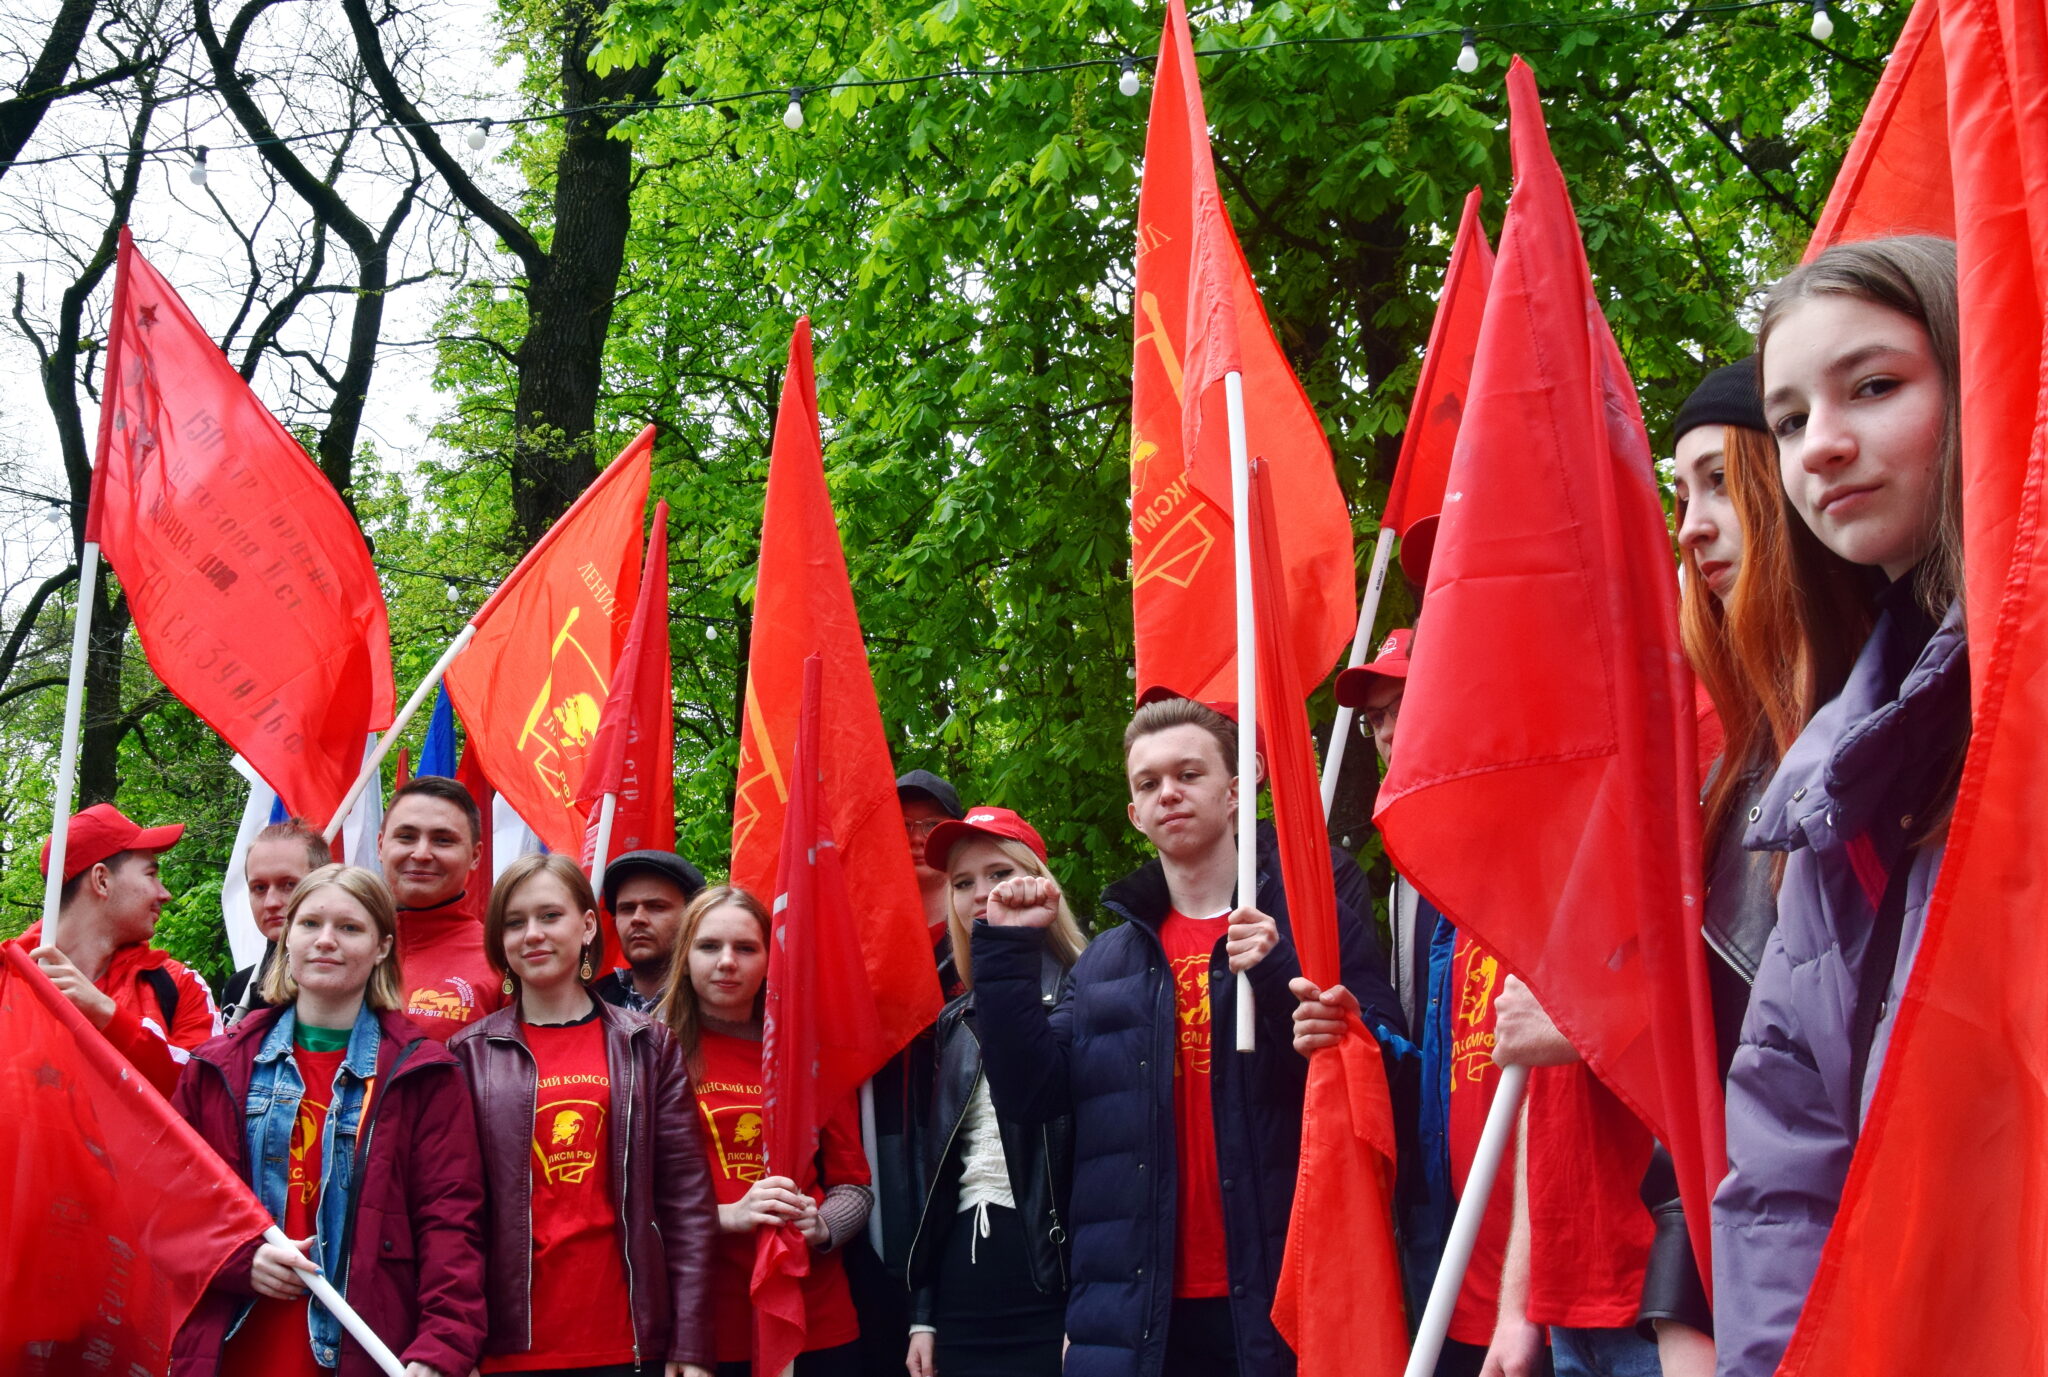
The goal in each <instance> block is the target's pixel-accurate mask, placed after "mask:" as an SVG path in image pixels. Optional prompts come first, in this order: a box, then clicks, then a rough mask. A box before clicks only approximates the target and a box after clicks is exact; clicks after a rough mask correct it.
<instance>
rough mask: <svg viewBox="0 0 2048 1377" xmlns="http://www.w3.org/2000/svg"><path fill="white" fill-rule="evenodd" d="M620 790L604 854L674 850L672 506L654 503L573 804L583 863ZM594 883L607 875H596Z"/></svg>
mask: <svg viewBox="0 0 2048 1377" xmlns="http://www.w3.org/2000/svg"><path fill="white" fill-rule="evenodd" d="M606 794H616V795H618V801H617V803H615V804H614V805H613V814H612V835H611V842H610V849H609V851H608V852H607V855H606V859H607V860H610V859H612V858H615V857H618V856H623V855H625V854H626V853H627V852H628V851H639V850H643V849H650V848H651V849H653V850H658V851H670V850H673V849H674V848H675V844H676V723H675V680H674V677H673V676H672V675H671V673H670V659H669V643H668V503H666V502H657V503H655V505H654V529H653V531H652V532H651V533H650V534H649V536H648V538H647V563H646V568H645V569H643V570H642V571H641V574H640V599H639V602H638V603H637V604H636V605H635V606H634V608H633V622H632V626H631V627H630V629H629V630H628V631H627V633H626V645H625V648H624V649H623V650H621V651H620V652H619V663H618V669H617V672H616V673H614V674H613V676H612V691H611V696H610V697H608V698H606V699H605V703H604V711H603V712H602V713H600V714H599V716H598V724H597V736H596V738H595V739H594V740H593V741H592V742H591V744H590V757H589V762H588V765H587V767H586V769H585V770H584V774H583V783H582V785H581V787H579V788H578V789H577V791H576V802H577V803H578V804H579V805H580V806H581V807H583V808H584V809H585V810H586V811H587V813H588V814H589V817H590V826H589V828H588V829H587V831H586V833H585V836H584V842H583V864H584V867H585V868H586V869H588V868H589V866H590V864H591V862H592V861H594V860H595V859H596V854H595V851H594V848H595V847H596V845H597V827H598V820H599V816H600V813H601V811H602V810H601V808H600V802H601V800H602V799H603V798H604V796H605V795H606ZM591 879H592V880H593V881H594V882H601V881H602V880H603V876H600V875H593V876H591Z"/></svg>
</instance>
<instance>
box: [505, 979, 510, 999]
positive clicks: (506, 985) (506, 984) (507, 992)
mask: <svg viewBox="0 0 2048 1377" xmlns="http://www.w3.org/2000/svg"><path fill="white" fill-rule="evenodd" d="M504 990H505V994H506V996H507V997H508V998H509V997H510V996H511V994H512V977H511V976H509V975H508V976H506V977H505V984H504Z"/></svg>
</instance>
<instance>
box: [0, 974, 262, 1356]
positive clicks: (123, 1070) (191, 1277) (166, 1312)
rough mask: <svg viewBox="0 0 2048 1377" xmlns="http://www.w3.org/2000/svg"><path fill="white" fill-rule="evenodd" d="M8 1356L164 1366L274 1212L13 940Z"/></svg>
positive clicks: (5, 1007)
mask: <svg viewBox="0 0 2048 1377" xmlns="http://www.w3.org/2000/svg"><path fill="white" fill-rule="evenodd" d="M0 1047H4V1048H6V1049H7V1051H6V1055H5V1056H4V1057H0V1103H4V1104H6V1106H7V1113H6V1114H5V1115H4V1116H0V1162H5V1163H6V1167H5V1169H4V1170H0V1257H4V1258H5V1260H6V1265H5V1266H4V1267H0V1355H4V1357H0V1365H4V1366H5V1368H6V1370H7V1371H8V1372H10V1373H19V1374H23V1377H44V1374H47V1375H48V1377H66V1375H68V1374H72V1373H80V1372H110V1373H131V1372H137V1373H140V1372H162V1371H164V1370H165V1369H166V1368H167V1367H168V1366H169V1365H170V1353H171V1340H172V1338H173V1337H174V1336H175V1335H176V1334H177V1331H178V1327H179V1325H181V1324H183V1323H184V1321H185V1316H186V1315H187V1314H188V1313H190V1311H191V1309H192V1307H193V1306H194V1305H195V1304H197V1303H198V1300H199V1297H200V1295H201V1294H202V1293H203V1292H204V1291H205V1290H206V1287H207V1285H208V1283H210V1282H211V1281H212V1280H213V1276H214V1274H215V1273H216V1272H218V1271H219V1270H220V1268H221V1266H222V1264H223V1263H225V1262H226V1261H227V1260H228V1258H229V1257H230V1256H231V1255H232V1254H233V1253H234V1252H235V1251H236V1250H237V1249H238V1248H240V1247H241V1246H242V1245H243V1244H245V1243H247V1242H248V1241H249V1240H250V1239H252V1238H254V1237H256V1236H257V1235H258V1234H261V1233H262V1232H263V1230H264V1229H265V1228H267V1227H268V1226H269V1224H270V1215H269V1213H268V1212H267V1211H265V1210H264V1208H263V1206H262V1205H261V1204H260V1203H258V1201H257V1199H256V1197H255V1196H254V1195H253V1194H252V1193H251V1192H250V1190H249V1188H248V1187H247V1186H245V1185H244V1184H242V1182H241V1181H240V1180H238V1179H237V1178H236V1177H235V1174H234V1173H233V1172H231V1171H229V1170H228V1168H227V1166H226V1164H225V1163H223V1162H222V1161H221V1160H220V1158H219V1157H217V1156H215V1155H214V1153H213V1151H212V1149H210V1148H208V1147H207V1146H206V1144H205V1143H204V1142H202V1141H200V1138H199V1136H198V1134H196V1133H194V1132H193V1131H192V1129H191V1127H190V1126H189V1125H187V1124H186V1123H185V1121H184V1120H183V1119H180V1118H179V1117H178V1116H177V1115H176V1114H175V1113H173V1112H172V1110H171V1107H170V1105H169V1104H167V1103H165V1101H164V1098H163V1096H161V1095H159V1094H158V1093H157V1092H156V1091H155V1090H154V1089H152V1088H151V1087H150V1085H149V1083H148V1082H147V1081H146V1080H144V1079H143V1078H142V1077H140V1076H137V1075H136V1074H135V1073H134V1071H133V1070H132V1069H131V1068H130V1067H129V1066H128V1064H127V1063H126V1062H125V1061H123V1060H122V1058H121V1056H120V1054H119V1053H117V1052H116V1051H114V1049H113V1048H112V1047H111V1046H110V1045H109V1044H108V1043H107V1040H106V1039H105V1038H103V1037H101V1036H100V1035H99V1034H98V1033H97V1032H95V1031H94V1030H93V1028H92V1026H91V1025H90V1024H88V1023H87V1022H86V1021H85V1019H84V1017H83V1016H82V1015H80V1014H79V1012H78V1011H77V1010H76V1009H74V1008H73V1007H72V1006H71V1003H70V1001H68V1000H66V999H65V998H64V997H63V996H62V995H60V994H58V993H57V990H56V987H55V986H53V985H51V984H50V981H49V978H48V977H47V976H45V975H44V974H43V973H42V972H41V971H40V970H38V969H37V968H36V966H35V964H34V963H33V962H31V961H30V960H29V959H28V957H27V954H26V953H25V952H24V951H23V950H22V949H21V948H20V947H19V946H17V945H15V944H12V943H9V944H6V945H0Z"/></svg>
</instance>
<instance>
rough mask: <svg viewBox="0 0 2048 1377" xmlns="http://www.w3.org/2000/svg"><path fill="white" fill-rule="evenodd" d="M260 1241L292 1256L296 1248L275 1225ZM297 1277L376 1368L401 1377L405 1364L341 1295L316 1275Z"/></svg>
mask: <svg viewBox="0 0 2048 1377" xmlns="http://www.w3.org/2000/svg"><path fill="white" fill-rule="evenodd" d="M263 1241H264V1242H266V1243H274V1244H276V1245H277V1246H278V1247H280V1248H289V1249H291V1251H293V1252H297V1251H298V1247H297V1245H295V1244H294V1243H293V1242H292V1241H291V1240H290V1239H289V1238H286V1237H285V1233H284V1230H283V1229H280V1228H278V1227H277V1225H275V1224H273V1225H271V1226H270V1227H269V1228H267V1229H265V1230H264V1231H263ZM299 1275H300V1276H301V1277H303V1278H304V1279H305V1282H306V1289H307V1290H308V1291H311V1292H312V1293H313V1295H314V1298H315V1299H317V1300H318V1301H319V1302H320V1303H321V1304H322V1305H324V1306H326V1307H327V1313H328V1314H330V1315H332V1316H334V1318H335V1319H337V1320H340V1321H341V1327H342V1328H343V1329H346V1330H347V1331H348V1332H349V1334H350V1335H351V1336H353V1337H354V1339H355V1341H356V1342H357V1343H359V1344H361V1345H362V1346H363V1352H365V1353H367V1354H369V1355H370V1358H371V1360H372V1361H373V1362H375V1363H376V1364H377V1366H378V1367H381V1368H383V1369H384V1371H385V1372H387V1373H389V1374H390V1377H405V1364H404V1363H401V1362H399V1361H398V1355H397V1354H396V1353H393V1352H392V1351H391V1348H390V1346H389V1345H387V1344H386V1343H385V1342H384V1341H383V1340H382V1339H380V1338H378V1337H377V1332H376V1331H375V1330H373V1329H371V1328H370V1326H369V1325H367V1324H364V1323H363V1317H362V1316H361V1315H358V1314H357V1313H356V1312H355V1309H354V1308H353V1307H352V1306H350V1305H349V1303H348V1302H347V1301H345V1300H343V1299H342V1298H341V1293H340V1292H339V1291H337V1290H335V1289H334V1283H332V1282H330V1281H329V1280H327V1278H326V1277H323V1276H321V1275H320V1274H319V1273H318V1272H301V1273H300V1274H299Z"/></svg>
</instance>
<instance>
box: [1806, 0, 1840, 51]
mask: <svg viewBox="0 0 2048 1377" xmlns="http://www.w3.org/2000/svg"><path fill="white" fill-rule="evenodd" d="M1807 32H1808V33H1810V34H1812V35H1813V36H1814V37H1815V38H1816V39H1818V40H1819V41H1820V42H1822V43H1825V42H1827V41H1828V40H1829V39H1830V38H1833V37H1834V36H1835V21H1834V20H1833V19H1832V18H1830V17H1829V15H1828V0H1813V23H1812V25H1811V26H1810V27H1809V28H1808V29H1807Z"/></svg>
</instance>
